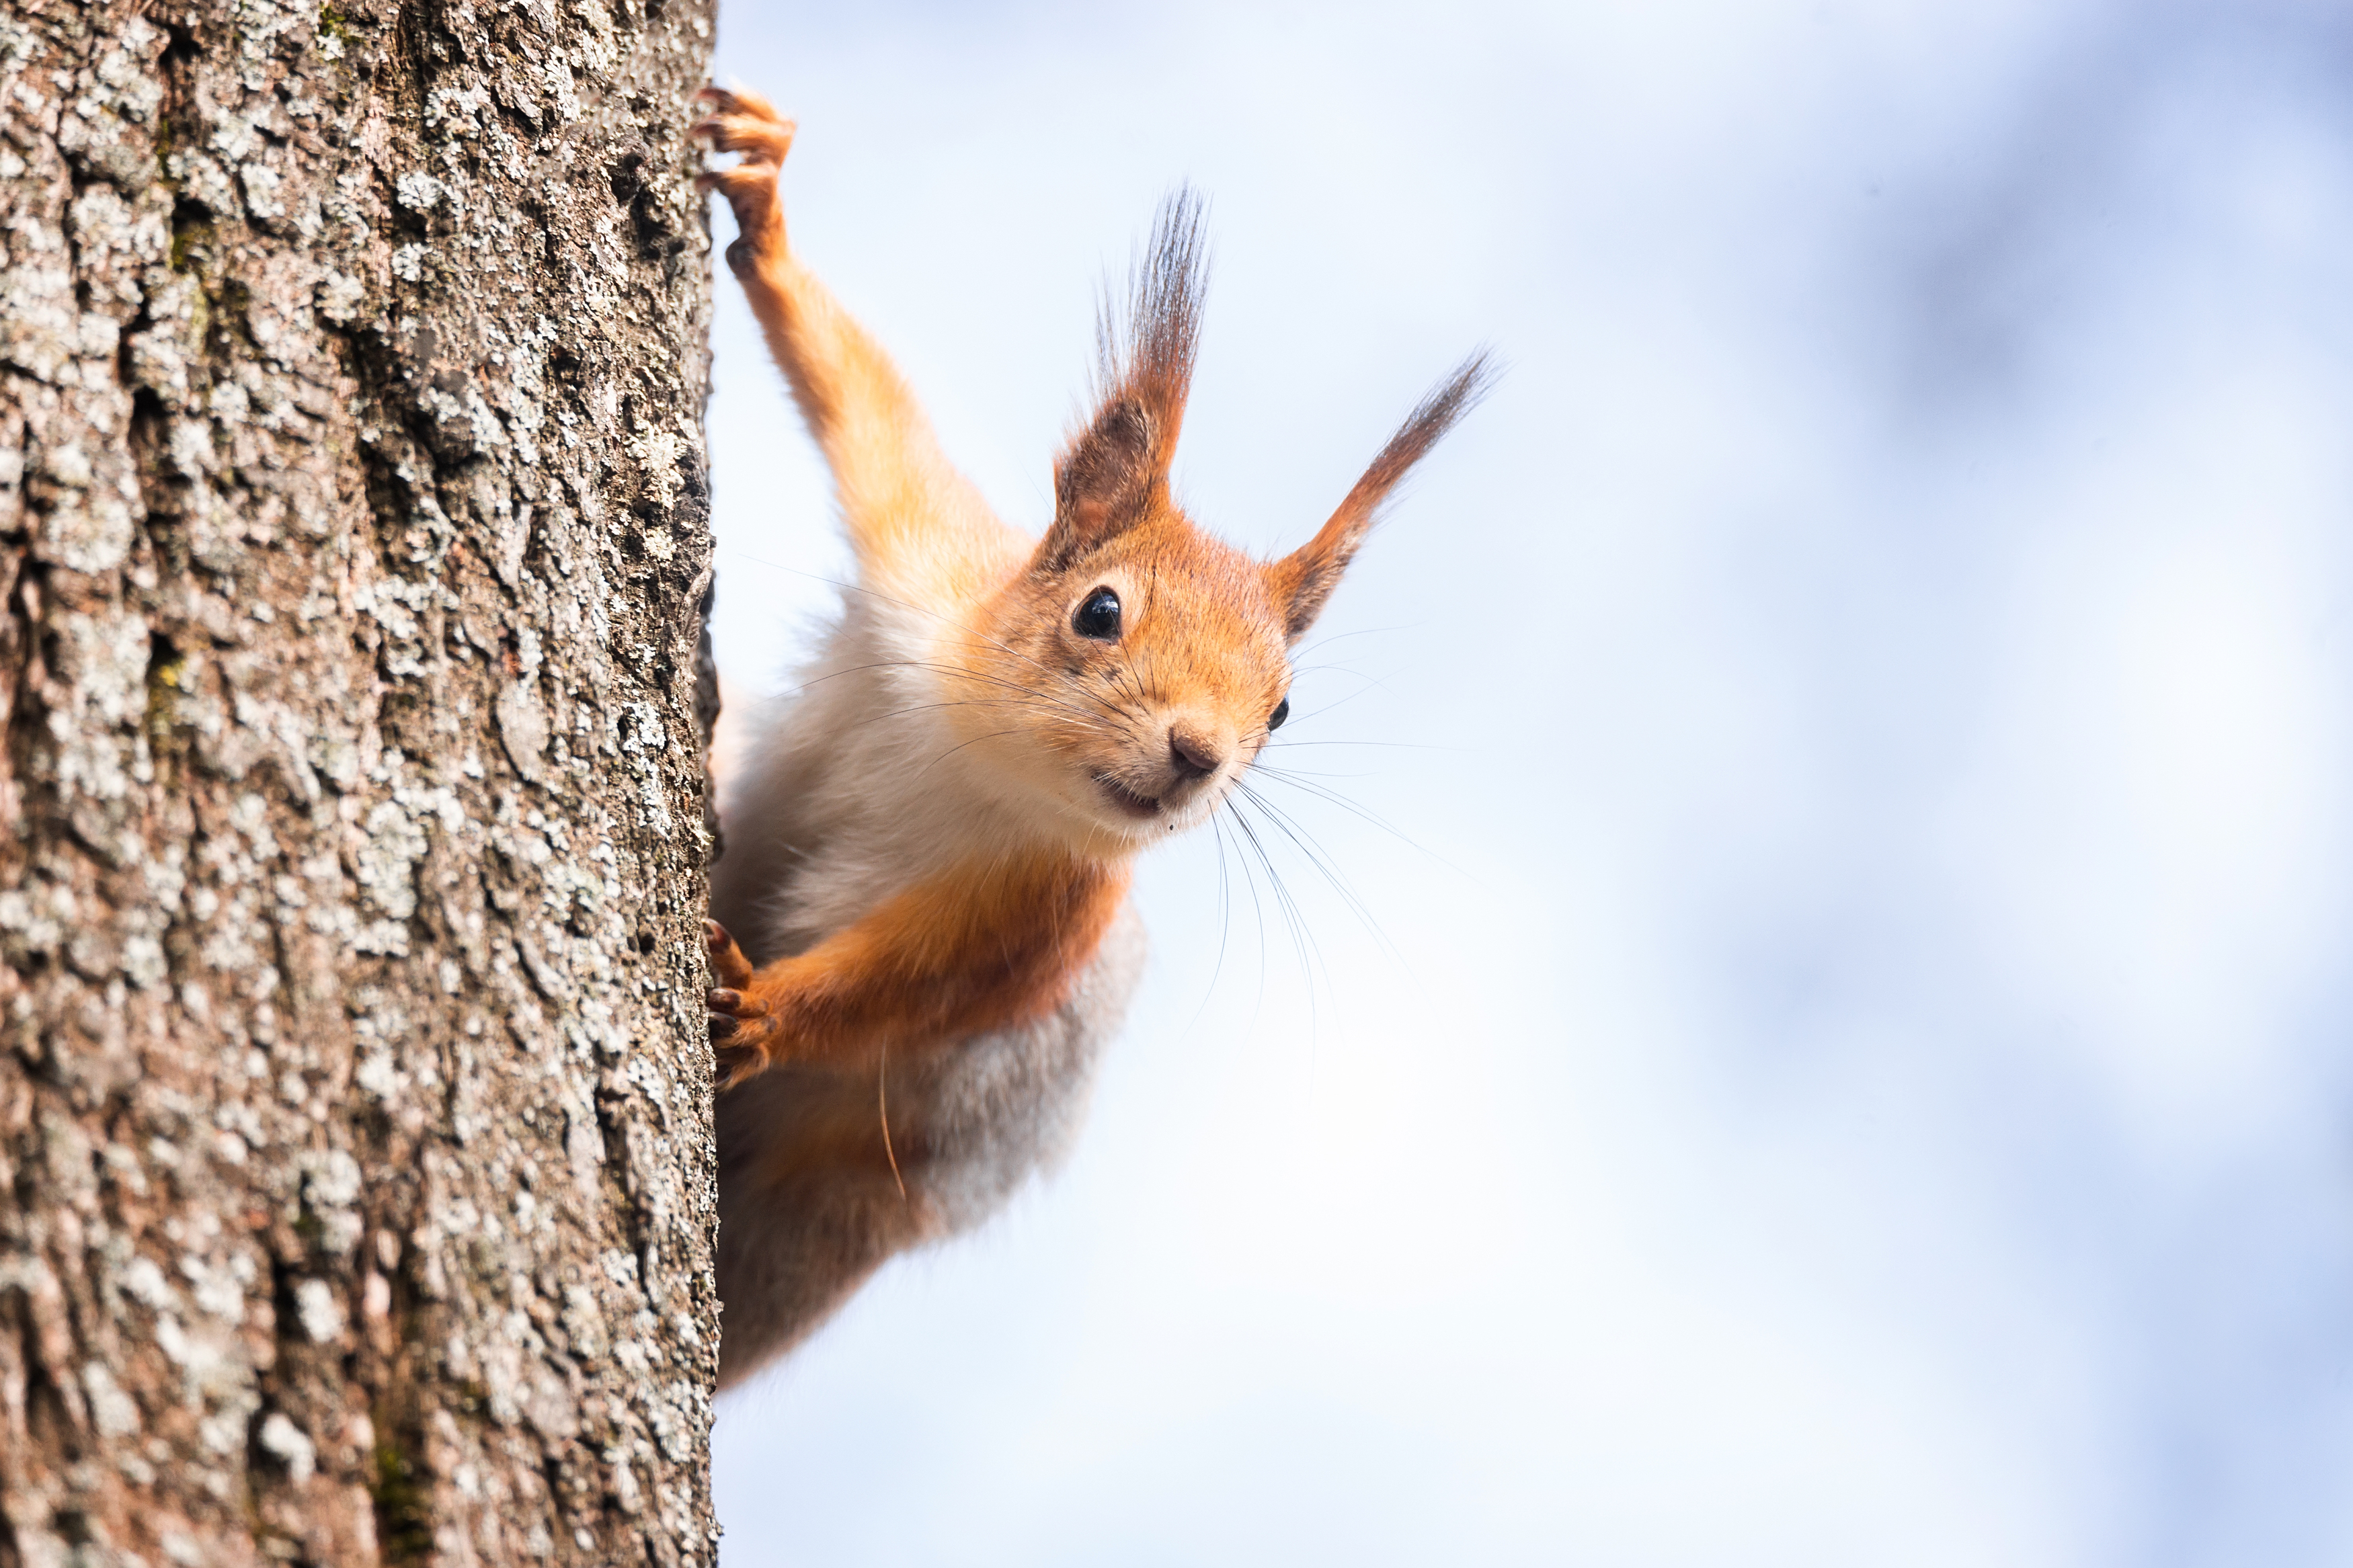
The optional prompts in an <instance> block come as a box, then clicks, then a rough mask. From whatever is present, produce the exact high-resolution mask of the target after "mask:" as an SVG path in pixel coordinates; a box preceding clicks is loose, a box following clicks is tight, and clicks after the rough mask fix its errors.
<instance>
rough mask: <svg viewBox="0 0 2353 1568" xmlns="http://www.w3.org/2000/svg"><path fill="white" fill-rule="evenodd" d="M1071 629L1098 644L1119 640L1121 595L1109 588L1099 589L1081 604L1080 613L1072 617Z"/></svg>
mask: <svg viewBox="0 0 2353 1568" xmlns="http://www.w3.org/2000/svg"><path fill="white" fill-rule="evenodd" d="M1071 630H1072V631H1074V632H1076V633H1078V634H1079V635H1080V636H1081V637H1093V638H1094V639H1095V640H1096V641H1098V642H1117V641H1118V640H1119V595H1117V594H1114V593H1113V592H1112V591H1111V590H1110V589H1109V588H1097V589H1096V590H1095V591H1094V592H1093V593H1092V594H1089V595H1087V596H1086V597H1085V598H1084V599H1082V600H1081V601H1080V602H1079V609H1078V613H1077V614H1076V615H1074V616H1071Z"/></svg>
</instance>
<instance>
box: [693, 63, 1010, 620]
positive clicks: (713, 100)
mask: <svg viewBox="0 0 2353 1568" xmlns="http://www.w3.org/2000/svg"><path fill="white" fill-rule="evenodd" d="M702 99H703V100H704V101H706V102H707V103H708V104H709V105H710V106H711V109H712V114H711V116H710V118H709V119H707V120H705V121H702V123H701V124H700V125H697V126H696V127H695V130H696V132H700V133H702V134H703V135H707V136H708V137H709V138H710V139H711V143H712V147H713V148H714V149H715V150H717V151H719V152H722V153H742V154H743V155H744V161H743V162H742V163H738V164H736V165H735V166H734V167H733V168H732V169H715V170H712V171H711V172H710V173H708V174H704V175H702V179H701V182H700V183H701V184H702V188H703V189H705V190H715V191H717V192H719V193H720V194H721V195H723V196H725V197H726V198H727V204H728V205H729V206H731V207H733V209H734V211H735V223H736V226H737V228H738V229H740V230H741V231H742V233H741V237H739V238H737V239H736V240H735V242H734V243H733V244H732V245H730V246H729V247H727V265H728V266H729V268H732V269H733V272H734V274H735V276H736V278H737V279H739V280H740V281H741V282H742V283H743V285H744V295H745V296H746V297H747V298H748V299H749V300H750V301H751V305H752V313H753V314H754V316H755V317H757V318H758V319H759V322H760V331H761V332H762V334H763V335H764V336H765V338H766V339H767V342H768V352H769V353H772V354H774V355H775V356H776V364H777V366H778V367H779V368H781V369H782V370H783V371H784V373H785V379H786V381H787V382H789V383H790V384H791V385H792V389H793V399H794V401H795V402H797V404H799V405H800V410H801V416H802V418H804V419H806V420H807V422H808V427H809V433H810V435H812V436H813V437H816V438H817V443H818V447H821V448H822V449H823V450H824V452H825V457H826V461H827V463H828V465H830V466H831V468H832V469H833V482H834V489H835V492H836V494H837V495H838V496H839V500H840V502H841V512H842V518H843V520H844V521H845V522H846V524H847V525H848V528H849V541H850V544H851V547H852V548H853V549H855V550H856V551H857V552H858V561H859V565H860V568H861V569H863V570H864V571H865V572H867V573H869V574H874V575H877V576H879V577H881V579H882V581H883V582H886V583H895V584H899V585H901V586H902V587H907V588H915V587H919V586H920V585H921V584H920V578H921V576H922V575H923V571H924V568H925V567H926V566H930V565H933V564H934V563H936V562H937V560H938V558H939V556H940V555H941V554H942V553H943V547H947V548H948V552H949V553H953V546H954V544H955V542H956V536H957V535H958V534H959V533H961V532H968V531H972V530H974V529H976V528H980V529H993V528H997V527H1001V526H1002V525H1001V524H997V523H996V521H995V520H994V519H993V518H992V517H991V516H990V515H989V513H988V511H987V507H986V506H985V505H984V504H983V503H982V502H981V500H980V499H979V497H978V496H977V494H976V493H975V492H974V491H973V490H972V489H971V487H970V486H969V485H967V484H966V483H965V479H964V478H963V477H962V476H961V475H959V474H958V473H957V472H956V471H955V468H953V467H952V466H951V465H950V464H949V463H948V461H947V459H946V458H945V457H944V455H943V454H942V453H941V451H940V449H939V443H938V441H937V440H936V438H935V437H934V436H933V434H932V427H931V422H930V421H929V420H928V419H926V418H925V417H924V416H923V409H922V408H921V407H920V406H918V405H917V404H916V402H915V399H914V395H913V394H912V393H911V392H909V391H908V389H907V384H906V383H905V382H904V381H902V380H901V379H900V376H899V372H898V368H897V367H896V366H894V365H893V364H892V363H891V359H890V356H889V355H887V354H885V353H883V352H882V347H881V344H880V343H877V342H875V341H874V340H873V339H872V338H871V337H870V336H868V335H867V332H866V330H865V329H864V328H863V327H860V325H859V324H858V322H857V321H855V320H853V319H852V318H851V316H850V314H849V311H847V310H843V309H842V307H841V303H840V301H839V300H836V299H835V298H834V297H833V294H832V291H831V290H829V289H827V288H826V286H825V285H824V284H822V283H820V282H818V279H817V278H816V277H815V275H813V274H812V273H811V272H810V271H809V270H808V268H806V267H803V266H802V265H801V264H800V262H799V260H798V259H797V258H796V257H794V255H793V254H792V252H791V250H790V249H789V247H787V246H786V243H785V209H784V203H783V201H782V200H781V199H780V198H779V196H778V195H777V193H776V173H777V171H778V169H779V168H781V167H782V166H783V163H784V161H785V153H786V152H787V151H788V150H789V149H790V148H791V146H792V144H793V123H792V121H789V120H786V119H783V118H782V117H780V116H779V115H778V114H777V113H776V110H774V109H773V108H771V107H770V106H769V104H768V102H767V100H765V99H762V98H760V97H758V96H757V95H756V94H754V93H748V92H729V91H726V90H725V89H721V88H715V87H707V88H704V89H702ZM911 573H913V574H915V575H916V577H917V579H918V580H917V581H910V580H909V575H910V574H911Z"/></svg>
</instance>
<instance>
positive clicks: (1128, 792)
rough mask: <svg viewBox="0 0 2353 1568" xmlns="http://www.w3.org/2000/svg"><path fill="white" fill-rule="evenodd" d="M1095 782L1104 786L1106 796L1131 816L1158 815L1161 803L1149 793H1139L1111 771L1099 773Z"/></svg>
mask: <svg viewBox="0 0 2353 1568" xmlns="http://www.w3.org/2000/svg"><path fill="white" fill-rule="evenodd" d="M1095 783H1096V784H1100V785H1102V786H1103V795H1104V798H1106V799H1108V800H1109V801H1110V802H1111V803H1112V805H1115V806H1117V807H1119V809H1120V810H1122V811H1123V812H1125V813H1126V814H1127V815H1128V816H1159V815H1160V803H1159V802H1158V801H1157V800H1155V799H1154V798H1153V797H1152V796H1150V795H1138V794H1136V793H1135V792H1134V790H1132V789H1130V788H1128V787H1127V786H1126V785H1125V784H1122V783H1120V782H1119V781H1118V780H1117V779H1115V778H1113V777H1112V776H1111V775H1110V774H1109V773H1097V774H1096V775H1095Z"/></svg>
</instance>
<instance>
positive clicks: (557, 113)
mask: <svg viewBox="0 0 2353 1568" xmlns="http://www.w3.org/2000/svg"><path fill="white" fill-rule="evenodd" d="M710 37H711V25H710V5H709V0H610V5H609V8H607V4H606V3H605V0H503V3H501V4H499V5H491V4H487V3H481V0H474V3H470V0H332V4H329V5H323V6H321V5H317V3H316V0H158V3H156V4H152V5H151V4H147V3H146V0H132V3H128V4H122V3H112V4H105V3H101V4H87V5H86V4H81V3H79V0H10V3H9V4H8V5H7V7H6V10H5V15H0V137H5V142H0V209H5V210H0V244H5V249H6V274H5V285H6V287H5V300H0V362H5V364H0V378H5V381H0V385H4V386H5V390H0V609H4V610H5V613H0V716H4V717H5V751H0V822H5V823H6V824H8V825H9V826H10V827H11V829H12V831H11V832H10V833H9V835H8V837H9V839H10V842H8V843H6V844H5V845H0V1013H5V1031H6V1049H5V1052H0V1179H5V1187H0V1564H17V1563H22V1564H42V1565H47V1564H53V1563H89V1564H98V1563H110V1564H111V1563H145V1564H151V1565H153V1568H164V1565H165V1564H193V1563H263V1562H287V1561H292V1562H304V1563H319V1564H322V1565H333V1568H343V1565H344V1564H353V1563H375V1562H448V1563H478V1562H479V1563H504V1562H510V1561H515V1562H522V1561H531V1562H540V1561H555V1562H563V1563H648V1562H650V1563H665V1564H668V1563H709V1562H711V1561H712V1557H713V1554H714V1553H713V1547H712V1538H713V1531H712V1526H711V1510H710V1495H709V1485H708V1479H707V1466H706V1439H707V1436H708V1431H709V1426H710V1419H711V1405H710V1392H709V1391H710V1389H711V1386H712V1375H713V1372H714V1368H715V1362H716V1356H715V1352H716V1350H717V1332H718V1317H717V1305H716V1298H715V1296H714V1293H713V1290H712V1274H711V1237H712V1214H713V1194H712V1140H711V1120H710V1106H711V1099H710V1096H711V1080H710V1065H709V1057H708V1047H707V1045H706V1043H705V1040H704V1027H703V1017H702V1015H703V1006H702V995H701V992H702V986H703V985H704V984H706V982H705V981H704V980H703V978H702V945H701V942H700V941H699V937H698V930H697V921H698V919H699V917H700V915H701V913H702V905H703V900H704V879H703V867H704V864H705V861H706V859H707V858H708V853H709V848H710V841H709V837H708V831H707V829H706V826H705V823H704V818H703V814H702V761H701V741H700V739H699V734H698V721H699V718H702V717H706V716H703V715H699V714H698V710H697V701H696V698H697V679H696V678H697V659H696V637H697V632H698V622H699V617H698V610H699V608H700V606H701V600H702V595H703V593H704V589H705V584H707V582H708V580H709V532H708V528H707V510H708V509H707V505H706V489H705V484H704V478H703V473H704V470H703V464H702V450H703V447H702V431H701V418H702V397H703V390H704V383H705V367H706V361H705V355H704V351H703V343H704V341H705V331H706V324H707V320H708V312H709V286H708V267H707V259H706V258H707V251H708V248H709V245H708V237H707V233H706V230H705V226H704V222H703V218H702V203H701V201H700V200H699V199H698V198H697V197H696V195H694V193H693V191H692V188H691V184H690V183H689V182H690V176H691V163H692V160H691V155H690V153H689V152H688V150H687V148H686V147H685V145H684V143H683V141H682V131H683V128H684V126H685V125H686V124H687V123H688V119H689V110H690V106H689V104H688V102H687V95H688V94H689V92H690V91H691V89H693V88H694V87H695V86H697V85H698V84H699V83H700V82H701V80H702V72H703V69H704V66H705V62H706V60H707V58H708V54H709V40H710Z"/></svg>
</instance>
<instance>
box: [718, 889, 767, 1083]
mask: <svg viewBox="0 0 2353 1568" xmlns="http://www.w3.org/2000/svg"><path fill="white" fill-rule="evenodd" d="M702 934H703V940H704V942H706V943H708V944H709V946H710V949H711V972H712V973H713V974H715V975H717V976H718V977H719V984H718V985H717V986H716V987H714V988H713V989H712V993H711V995H710V1001H709V1005H710V1009H711V1045H712V1054H713V1055H714V1056H716V1057H717V1058H718V1088H719V1089H720V1092H722V1093H724V1092H726V1091H727V1090H728V1089H733V1088H734V1087H735V1086H736V1085H737V1084H739V1083H742V1082H743V1081H744V1079H747V1078H756V1077H758V1076H759V1075H760V1074H761V1073H763V1072H765V1071H766V1070H767V1068H768V1062H769V1059H770V1057H771V1055H772V1049H773V1047H774V1046H775V1045H776V1040H777V1038H778V1037H779V1035H780V1034H781V1031H780V1030H779V1029H778V1027H777V1024H776V1016H775V1015H774V1014H772V1013H771V1012H770V1011H769V1010H768V1007H767V1005H765V1003H763V1002H761V1001H760V1000H759V999H758V998H757V997H756V996H754V995H752V994H750V993H748V992H747V991H746V990H745V989H744V988H745V987H746V986H748V985H749V984H751V983H752V978H753V969H752V962H751V960H749V959H747V958H745V957H744V950H743V949H742V948H740V947H738V946H736V945H735V939H734V938H733V937H732V936H729V935H728V934H727V928H726V927H725V926H723V925H721V924H720V923H719V922H718V921H703V922H702Z"/></svg>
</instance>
